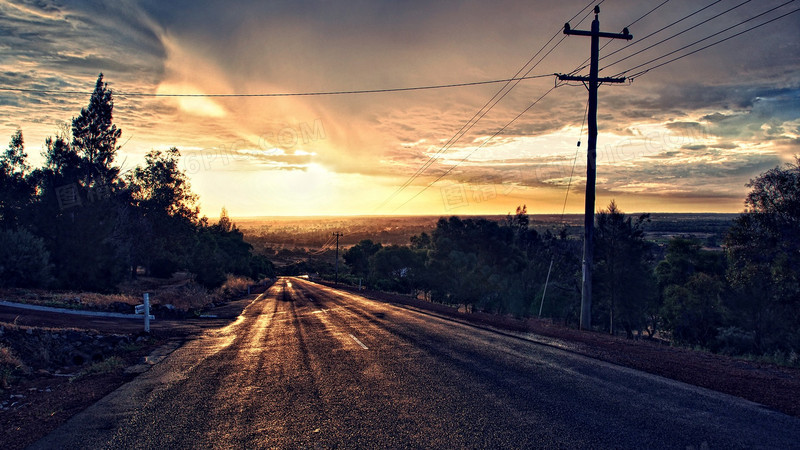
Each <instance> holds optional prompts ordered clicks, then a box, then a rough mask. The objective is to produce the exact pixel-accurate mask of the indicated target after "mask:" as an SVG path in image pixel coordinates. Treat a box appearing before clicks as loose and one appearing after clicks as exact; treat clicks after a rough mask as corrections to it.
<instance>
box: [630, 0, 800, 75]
mask: <svg viewBox="0 0 800 450" xmlns="http://www.w3.org/2000/svg"><path fill="white" fill-rule="evenodd" d="M794 1H795V0H789V1H788V2H786V3H783V4H782V5H780V6H777V7H775V8H772V9H770V10H769V11H765V12H763V13H761V14H759V15H757V16H754V17H751V18H749V19H747V20H744V21H742V22H740V23H738V24H736V25H733V26H731V27H728V28H726V29H724V30H722V31H719V32H717V33H714V34H712V35H710V36H707V37H705V38H703V39H699V40H697V41H695V42H693V43H691V44H689V45H685V46H683V47H681V48H679V49H677V50H675V51H672V52H669V53H667V54H664V55H661V56H659V57H658V58H653V59H651V60H650V61H647V62H645V63H642V64H639V65H637V66H634V67H631V68H630V69H627V70H625V71H623V72H620V73H619V74H618V75H623V74H626V73H628V72H630V71H632V70H635V69H638V68H640V67H643V66H646V65H648V64H650V63H653V62H655V61H658V60H659V59H663V58H666V57H667V56H669V55H672V54H675V53H677V52H679V51H681V50H685V49H686V48H688V47H691V46H693V45H696V44H699V43H700V42H703V41H705V40H708V39H710V38H712V37H714V36H717V35H719V34H721V33H724V32H725V31H728V30H730V29H732V28H735V27H738V26H739V25H742V24H744V23H747V22H749V21H751V20H753V19H756V18H758V17H761V16H763V15H764V14H767V13H769V12H772V11H774V10H776V9H778V8H780V7H781V6H784V5H787V4H789V3H792V2H794ZM798 11H800V8H797V9H794V10H792V11H789V12H787V13H785V14H782V15H780V16H778V17H775V18H773V19H770V20H768V21H766V22H763V23H760V24H758V25H754V26H752V27H750V28H748V29H746V30H742V31H740V32H738V33H736V34H733V35H731V36H728V37H726V38H723V39H720V40H719V41H716V42H712V43H711V44H708V45H706V46H703V47H701V48H698V49H696V50H693V51H691V52H689V53H686V54H684V55H681V56H677V57H675V58H672V59H670V60H668V61H665V62H663V63H660V64H657V65H655V66H653V67H649V68H647V69H645V70H642V71H639V72H636V73H635V74H633V75H631V76H629V77H628V78H629V79H633V78H636V77H639V76H642V75H644V74H645V73H647V72H650V71H651V70H654V69H657V68H659V67H662V66H665V65H667V64H669V63H671V62H674V61H677V60H679V59H682V58H685V57H687V56H690V55H693V54H695V53H697V52H700V51H702V50H705V49H707V48H709V47H713V46H715V45H717V44H721V43H723V42H725V41H728V40H730V39H733V38H735V37H738V36H741V35H743V34H745V33H747V32H750V31H753V30H755V29H757V28H761V27H763V26H764V25H767V24H770V23H772V22H775V21H777V20H779V19H782V18H784V17H786V16H789V15H791V14H794V13H796V12H798Z"/></svg>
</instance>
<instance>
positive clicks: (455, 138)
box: [375, 0, 605, 210]
mask: <svg viewBox="0 0 800 450" xmlns="http://www.w3.org/2000/svg"><path fill="white" fill-rule="evenodd" d="M604 1H605V0H600V2H599V3H598V4H597V5H598V6H599V5H600V4H602V3H603V2H604ZM593 3H594V2H589V4H587V5H586V6H585V7H583V8H582V9H581V10H580V11H578V12H577V13H576V14H575V15H574V16H572V18H570V21H572V20H575V18H576V17H578V16H579V15H580V14H581V13H582V12H583V11H585V10H586V9H587V8H589V7H591V6H592V4H593ZM590 15H591V11H590V12H589V13H588V14H586V15H585V16H584V17H583V18H582V19H581V20H580V22H578V23H579V24H580V23H582V22H583V21H584V20H586V18H587V17H589V16H590ZM560 34H561V30H560V29H559V30H558V31H556V32H555V33H554V34H553V36H552V37H550V39H549V40H548V41H547V42H546V43H545V44H544V45H543V46H542V47H541V48H540V49H539V50H538V51H537V52H536V53H535V54H534V55H533V56H532V57H531V58H530V59H529V60H528V61H527V62H526V63H525V64H523V66H522V67H520V69H519V70H517V72H516V74H515V75H514V77H512V79H513V78H516V77H517V75H519V74H520V73H521V72H522V71H523V70H525V67H527V66H528V65H529V64H531V62H533V61H534V60H535V59H536V57H537V56H538V55H539V54H541V53H542V51H544V49H545V48H547V46H548V45H550V43H551V42H553V40H554V39H555V38H556V37H558V36H559V35H560ZM565 38H566V36H563V37H562V38H561V39H560V40H559V41H558V42H557V43H556V44H555V45H554V46H553V47H552V48H551V49H550V50H549V51H548V52H547V53H545V54H544V55H543V56H542V57H541V58H540V59H539V61H537V62H536V63H535V64H534V65H533V66H531V67H530V68H529V69H528V71H527V72H525V75H527V74H529V73H530V72H531V71H532V70H533V69H534V68H536V67H537V66H538V65H539V64H540V63H541V62H542V61H543V60H544V58H546V57H547V56H548V55H549V54H550V53H551V52H552V51H553V50H555V48H556V47H558V46H559V44H561V42H563V41H564V39H565ZM509 84H511V82H509V83H506V84H505V85H504V86H503V87H501V88H500V89H499V90H498V91H497V92H496V93H495V94H494V96H492V98H490V99H489V100H488V101H487V102H486V103H484V105H483V106H482V107H481V108H480V109H479V110H478V111H477V112H475V114H473V115H472V117H471V118H470V119H469V120H468V121H467V122H466V123H465V124H464V125H462V126H461V128H460V129H459V130H458V131H457V132H456V133H455V134H454V135H453V136H451V137H450V139H448V140H447V142H446V143H445V144H444V145H442V146H441V147H440V148H439V150H437V151H436V152H435V153H434V154H433V155H431V156H430V157H429V158H428V160H427V161H426V162H425V163H424V164H423V165H422V166H420V167H419V168H418V169H417V170H416V172H415V173H414V174H413V175H411V176H410V177H409V178H408V180H406V181H405V182H404V183H403V184H402V185H400V186H399V187H398V188H397V189H395V191H394V192H393V193H392V194H391V195H390V196H389V197H388V198H387V199H386V200H384V201H383V202H382V203H381V204H380V205H378V206H377V207H376V208H375V209H376V210H378V209H380V208H382V207H384V206H385V205H386V204H388V203H389V202H390V201H392V200H393V199H394V198H395V197H396V196H397V195H399V194H400V193H401V192H402V191H404V190H405V189H406V188H407V187H408V186H410V185H411V183H413V182H414V180H416V179H417V178H418V177H419V176H420V175H422V173H424V172H425V171H426V170H427V169H428V168H429V167H430V166H431V165H432V164H433V163H434V162H435V161H436V160H437V159H438V158H439V156H440V155H441V154H443V153H444V152H446V151H447V150H448V149H449V148H450V147H452V146H453V144H455V143H456V142H458V141H459V140H460V139H461V138H462V137H463V136H464V135H465V134H466V133H467V132H469V130H471V129H472V127H474V126H475V124H477V123H478V122H479V121H480V120H481V119H482V118H483V117H484V116H486V114H487V113H488V112H489V111H491V110H492V109H493V108H494V106H495V105H497V103H499V102H500V101H501V100H502V99H503V98H505V96H506V95H508V93H509V92H511V90H512V89H514V88H515V87H516V86H517V84H519V82H516V83H514V85H513V86H511V87H510V88H508V86H509ZM506 88H508V89H506ZM501 93H502V94H501ZM498 96H499V98H498ZM490 104H491V105H490ZM487 107H488V108H487Z"/></svg>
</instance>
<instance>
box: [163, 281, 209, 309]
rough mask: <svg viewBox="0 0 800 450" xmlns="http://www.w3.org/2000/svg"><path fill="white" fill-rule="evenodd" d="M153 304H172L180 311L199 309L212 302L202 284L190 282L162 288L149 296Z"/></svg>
mask: <svg viewBox="0 0 800 450" xmlns="http://www.w3.org/2000/svg"><path fill="white" fill-rule="evenodd" d="M150 299H151V301H152V302H153V304H154V305H172V306H174V307H175V309H178V310H180V311H191V310H199V309H202V308H204V307H205V306H207V305H208V304H210V303H212V302H213V300H214V299H213V297H212V296H211V294H209V292H208V291H207V290H206V288H204V287H203V286H201V285H199V284H197V283H195V282H190V283H186V284H184V285H183V286H180V287H177V288H174V289H164V290H161V291H157V292H155V293H153V294H152V295H151V297H150Z"/></svg>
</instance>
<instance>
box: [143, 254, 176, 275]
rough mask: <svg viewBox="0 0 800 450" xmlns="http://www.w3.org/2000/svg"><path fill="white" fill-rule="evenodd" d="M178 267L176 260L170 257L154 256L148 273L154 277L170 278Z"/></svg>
mask: <svg viewBox="0 0 800 450" xmlns="http://www.w3.org/2000/svg"><path fill="white" fill-rule="evenodd" d="M178 268H179V267H178V262H177V261H175V260H174V259H172V258H168V257H162V258H156V260H155V261H153V264H152V265H151V266H150V274H151V275H152V276H154V277H156V278H170V277H172V274H174V273H175V272H177V271H178Z"/></svg>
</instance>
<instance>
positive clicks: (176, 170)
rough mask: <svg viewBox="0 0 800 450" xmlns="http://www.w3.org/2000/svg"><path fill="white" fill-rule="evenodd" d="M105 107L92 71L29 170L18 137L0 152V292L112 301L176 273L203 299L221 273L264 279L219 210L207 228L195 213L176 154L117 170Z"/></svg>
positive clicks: (258, 262)
mask: <svg viewBox="0 0 800 450" xmlns="http://www.w3.org/2000/svg"><path fill="white" fill-rule="evenodd" d="M113 109H114V100H113V93H112V91H111V89H109V88H108V86H107V84H106V83H104V81H103V76H102V74H101V75H100V76H99V77H98V79H97V84H96V86H95V89H94V92H93V94H92V95H91V99H90V101H89V104H88V106H87V107H85V108H83V109H82V110H81V111H80V114H79V115H78V116H77V117H75V118H73V119H72V122H71V125H65V126H64V127H63V128H62V129H61V130H60V131H59V132H57V133H56V135H55V136H52V137H49V138H47V139H46V140H45V142H44V152H43V157H44V162H43V164H42V166H41V167H36V168H34V167H31V166H30V165H29V163H28V155H27V153H26V150H25V145H24V140H23V134H22V131H21V130H18V131H17V132H16V133H15V135H14V136H13V137H12V139H11V142H10V144H9V146H8V149H7V150H5V152H3V153H0V288H22V289H37V288H38V289H41V288H47V289H55V290H59V291H70V292H79V293H80V292H92V293H95V292H97V293H102V294H118V293H121V288H120V286H121V285H123V284H126V283H127V284H128V286H131V285H132V283H131V282H132V281H135V280H137V279H139V278H141V277H144V278H158V279H170V278H172V277H173V276H174V275H175V274H181V273H183V274H187V277H188V278H189V279H188V283H185V284H184V285H183V287H182V288H183V289H187V290H189V291H191V292H190V293H191V294H193V295H195V294H197V292H196V291H197V290H198V289H204V290H207V291H208V292H209V295H212V296H213V295H216V294H214V292H213V291H214V290H216V289H219V288H221V287H223V286H224V285H226V283H228V284H230V283H231V279H230V278H229V277H230V276H235V277H239V278H248V279H251V280H260V279H262V278H265V277H270V276H272V275H273V267H272V263H271V262H270V261H269V260H268V259H266V258H265V257H263V256H260V255H257V254H255V253H254V252H253V251H252V247H251V246H250V244H248V243H246V242H245V241H244V239H243V236H242V233H241V231H239V229H238V228H237V227H236V225H235V224H234V223H232V222H231V220H230V219H229V218H228V216H227V213H226V212H225V210H224V209H223V211H222V213H221V217H220V219H219V221H218V222H217V223H213V224H212V223H210V221H209V220H208V218H206V217H200V216H199V208H198V206H197V202H198V198H197V196H196V195H195V194H193V193H192V191H191V187H190V185H189V181H188V178H187V177H186V175H185V173H184V172H183V171H182V170H181V167H180V152H179V150H178V149H177V148H171V149H169V150H153V151H151V152H149V153H148V154H147V155H146V156H145V162H144V164H143V165H141V166H137V167H135V168H133V169H132V170H128V171H126V172H124V173H123V172H122V169H121V167H120V166H119V165H118V164H117V153H118V151H119V148H120V146H119V145H118V141H119V139H120V136H121V133H122V130H120V129H118V128H117V127H116V125H114V123H113ZM239 278H237V280H238V279H239ZM133 284H134V285H135V283H133ZM239 284H241V283H239ZM125 294H129V295H133V293H131V292H126V293H125ZM139 295H141V292H137V293H136V296H139ZM76 296H77V297H78V298H80V299H81V302H84V303H85V300H86V299H87V297H90V296H89V295H86V294H76ZM201 297H202V296H201ZM109 299H110V302H112V303H119V302H121V303H129V302H130V299H129V298H128V297H126V296H123V297H119V298H116V297H110V298H109ZM89 303H92V302H89ZM95 303H98V302H95ZM171 303H172V304H176V303H177V301H172V302H171ZM185 306H186V308H192V307H194V306H196V305H193V304H187V305H185Z"/></svg>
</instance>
